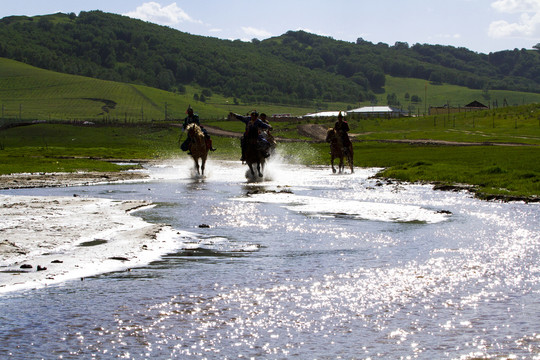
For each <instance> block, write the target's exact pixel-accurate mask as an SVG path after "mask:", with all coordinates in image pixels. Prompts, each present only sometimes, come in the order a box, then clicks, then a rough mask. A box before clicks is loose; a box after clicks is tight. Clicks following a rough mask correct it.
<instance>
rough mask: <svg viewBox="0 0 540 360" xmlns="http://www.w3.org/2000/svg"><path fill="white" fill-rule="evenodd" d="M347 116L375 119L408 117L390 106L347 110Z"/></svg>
mask: <svg viewBox="0 0 540 360" xmlns="http://www.w3.org/2000/svg"><path fill="white" fill-rule="evenodd" d="M347 114H349V115H359V116H361V117H376V118H397V117H403V116H408V114H407V113H406V112H404V111H402V110H400V109H396V108H393V107H391V106H364V107H361V108H358V109H353V110H349V111H347Z"/></svg>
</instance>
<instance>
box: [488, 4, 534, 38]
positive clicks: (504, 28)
mask: <svg viewBox="0 0 540 360" xmlns="http://www.w3.org/2000/svg"><path fill="white" fill-rule="evenodd" d="M491 7H492V8H494V9H495V10H497V11H498V12H501V13H503V14H520V16H519V19H518V21H516V22H508V21H506V20H497V21H493V22H492V23H491V24H490V25H489V30H488V35H489V36H490V37H492V38H505V37H513V36H521V37H537V36H539V35H540V0H497V1H495V2H493V3H492V4H491Z"/></svg>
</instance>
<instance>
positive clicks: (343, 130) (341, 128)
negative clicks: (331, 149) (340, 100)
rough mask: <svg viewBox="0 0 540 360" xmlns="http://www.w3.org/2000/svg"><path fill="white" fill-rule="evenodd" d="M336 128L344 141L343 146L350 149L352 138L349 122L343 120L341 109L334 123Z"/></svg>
mask: <svg viewBox="0 0 540 360" xmlns="http://www.w3.org/2000/svg"><path fill="white" fill-rule="evenodd" d="M334 130H335V131H336V132H337V134H338V136H340V137H341V141H342V143H343V148H344V149H345V150H346V151H348V150H349V147H350V146H351V145H352V143H351V139H349V134H348V133H349V131H350V128H349V124H348V123H347V122H346V121H345V120H343V115H342V114H341V111H340V112H339V114H338V120H337V121H336V123H335V124H334Z"/></svg>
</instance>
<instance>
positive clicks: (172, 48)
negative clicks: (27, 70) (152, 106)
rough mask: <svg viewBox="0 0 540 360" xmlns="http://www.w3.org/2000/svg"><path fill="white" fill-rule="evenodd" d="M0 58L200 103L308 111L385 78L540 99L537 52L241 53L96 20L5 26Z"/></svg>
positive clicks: (249, 46)
mask: <svg viewBox="0 0 540 360" xmlns="http://www.w3.org/2000/svg"><path fill="white" fill-rule="evenodd" d="M0 57H5V58H9V59H14V60H17V61H21V62H24V63H27V64H31V65H34V66H37V67H40V68H43V69H50V70H54V71H58V72H62V73H67V74H74V75H83V76H87V77H93V78H99V79H104V80H114V81H120V82H125V83H131V84H140V85H147V86H150V87H155V88H159V89H162V90H166V91H176V92H178V93H183V92H185V90H186V87H187V86H192V85H195V86H198V87H202V88H204V89H207V90H206V91H207V92H206V94H207V95H210V94H211V93H212V92H215V93H219V94H221V95H223V96H224V97H227V98H237V99H241V100H242V101H244V102H254V103H256V102H265V103H278V104H290V105H296V106H310V107H315V106H317V104H318V103H320V102H344V103H353V104H354V103H360V102H365V101H371V100H373V99H375V98H376V97H377V95H380V94H381V93H383V92H384V88H385V85H386V81H387V77H388V76H389V75H390V76H392V77H394V78H398V77H399V78H411V79H421V80H424V81H425V82H428V83H430V84H442V83H447V84H452V85H459V86H466V87H469V88H471V89H477V90H482V91H484V92H489V91H491V90H511V91H522V92H529V93H540V51H537V50H525V49H522V50H518V49H515V50H513V51H501V52H496V53H490V54H478V53H475V52H472V51H470V50H467V49H465V48H455V47H452V46H439V45H422V44H414V45H412V46H409V44H407V43H399V42H398V43H396V44H394V45H393V46H389V45H387V44H382V43H379V44H372V43H370V42H367V41H364V40H362V39H358V40H357V41H356V43H349V42H344V41H338V40H334V39H332V38H329V37H324V36H318V35H314V34H310V33H306V32H303V31H289V32H287V33H286V34H283V35H281V36H278V37H274V38H270V39H267V40H264V41H259V40H256V39H254V40H253V41H252V42H249V43H246V42H242V41H240V40H235V41H230V40H220V39H216V38H210V37H203V36H196V35H190V34H187V33H184V32H180V31H177V30H174V29H171V28H168V27H164V26H159V25H155V24H151V23H147V22H143V21H140V20H135V19H131V18H128V17H125V16H121V15H115V14H109V13H104V12H101V11H91V12H81V13H80V14H79V15H78V16H77V15H75V14H62V13H58V14H53V15H45V16H36V17H26V16H11V17H6V18H3V19H1V20H0ZM201 95H202V96H205V95H204V93H202V94H201ZM389 95H390V94H389ZM411 95H412V94H411ZM419 95H421V94H419ZM379 97H380V96H379ZM471 100H474V99H471ZM388 101H389V102H392V101H394V99H393V98H392V97H388Z"/></svg>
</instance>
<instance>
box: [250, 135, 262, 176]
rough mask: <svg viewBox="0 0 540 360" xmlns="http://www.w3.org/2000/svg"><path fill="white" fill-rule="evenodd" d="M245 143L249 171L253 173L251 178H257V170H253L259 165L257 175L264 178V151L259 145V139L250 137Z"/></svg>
mask: <svg viewBox="0 0 540 360" xmlns="http://www.w3.org/2000/svg"><path fill="white" fill-rule="evenodd" d="M245 142H246V145H245V146H246V154H245V160H246V163H247V165H248V166H249V170H250V171H251V176H253V177H255V170H253V165H254V164H257V173H258V175H259V177H262V176H263V173H262V172H263V171H264V163H265V156H264V155H265V154H264V151H263V150H262V149H261V148H260V146H259V144H258V139H257V138H256V137H251V138H250V137H248V138H246V139H245Z"/></svg>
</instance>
